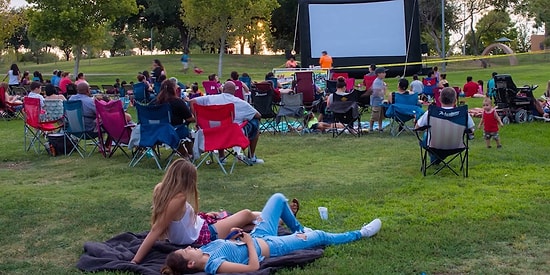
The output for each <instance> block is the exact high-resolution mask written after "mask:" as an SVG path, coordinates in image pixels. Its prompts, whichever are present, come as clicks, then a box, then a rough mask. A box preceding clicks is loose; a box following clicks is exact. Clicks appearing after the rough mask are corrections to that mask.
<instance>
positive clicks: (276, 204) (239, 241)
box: [161, 193, 382, 274]
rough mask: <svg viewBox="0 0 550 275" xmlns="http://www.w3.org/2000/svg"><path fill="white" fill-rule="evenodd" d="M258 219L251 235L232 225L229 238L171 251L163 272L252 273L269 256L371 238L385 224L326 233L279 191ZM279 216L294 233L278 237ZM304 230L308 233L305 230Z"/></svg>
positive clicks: (375, 222)
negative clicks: (305, 221) (297, 213)
mask: <svg viewBox="0 0 550 275" xmlns="http://www.w3.org/2000/svg"><path fill="white" fill-rule="evenodd" d="M258 219H259V222H258V223H257V225H256V226H255V227H254V229H253V230H252V232H250V234H248V233H245V232H243V231H242V230H241V229H239V228H233V230H234V232H236V233H237V234H235V235H234V236H233V237H232V238H231V239H229V240H221V239H218V240H215V241H212V242H211V243H209V244H207V245H205V246H202V247H201V248H192V247H187V248H185V249H179V250H177V251H174V252H172V253H170V254H169V255H168V257H167V258H166V262H165V265H164V267H163V268H162V270H161V273H162V274H185V273H193V272H199V271H205V272H206V273H209V274H215V273H239V272H251V271H255V270H258V269H259V268H260V262H261V261H263V260H264V259H266V258H269V257H277V256H283V255H287V254H289V253H292V252H293V251H295V250H300V249H309V248H314V247H318V246H322V245H333V244H344V243H349V242H353V241H356V240H359V239H361V238H368V237H372V236H373V235H375V234H376V233H377V232H378V231H379V230H380V227H381V226H382V223H381V221H380V220H379V219H375V220H373V221H372V222H370V223H369V224H367V225H364V226H363V227H362V228H361V229H360V230H355V231H349V232H345V233H327V232H324V231H320V230H311V229H308V228H304V227H303V226H302V225H301V224H300V222H298V221H297V220H296V218H295V217H294V215H293V214H292V212H291V210H290V207H289V206H288V204H287V199H286V198H285V196H284V195H282V194H280V193H277V194H274V195H273V196H271V198H269V200H268V201H267V203H266V204H265V206H264V208H263V210H262V214H261V216H260V218H258ZM279 219H282V220H283V222H284V223H285V224H286V225H287V226H288V228H289V229H290V230H292V231H294V232H295V233H294V234H292V235H287V236H277V229H278V225H279ZM304 229H305V230H304ZM304 231H307V232H306V233H303V232H304ZM230 236H231V234H230Z"/></svg>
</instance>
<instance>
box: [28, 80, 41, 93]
mask: <svg viewBox="0 0 550 275" xmlns="http://www.w3.org/2000/svg"><path fill="white" fill-rule="evenodd" d="M40 86H42V84H40V82H38V81H33V82H31V91H32V90H34V89H36V88H40Z"/></svg>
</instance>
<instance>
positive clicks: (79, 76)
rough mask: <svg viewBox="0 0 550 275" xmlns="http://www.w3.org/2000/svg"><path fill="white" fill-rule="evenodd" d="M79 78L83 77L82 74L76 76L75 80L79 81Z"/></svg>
mask: <svg viewBox="0 0 550 275" xmlns="http://www.w3.org/2000/svg"><path fill="white" fill-rule="evenodd" d="M81 77H84V73H78V75H77V76H76V79H80V78H81Z"/></svg>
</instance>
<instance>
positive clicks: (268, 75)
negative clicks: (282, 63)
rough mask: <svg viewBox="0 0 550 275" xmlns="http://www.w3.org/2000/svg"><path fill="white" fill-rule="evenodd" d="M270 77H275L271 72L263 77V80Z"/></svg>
mask: <svg viewBox="0 0 550 275" xmlns="http://www.w3.org/2000/svg"><path fill="white" fill-rule="evenodd" d="M272 77H275V74H273V72H269V73H267V74H266V75H265V79H268V78H272Z"/></svg>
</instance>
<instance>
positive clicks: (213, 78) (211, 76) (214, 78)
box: [208, 74, 216, 81]
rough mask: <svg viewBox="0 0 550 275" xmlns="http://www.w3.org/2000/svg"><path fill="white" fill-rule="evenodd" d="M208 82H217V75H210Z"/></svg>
mask: <svg viewBox="0 0 550 275" xmlns="http://www.w3.org/2000/svg"><path fill="white" fill-rule="evenodd" d="M208 80H209V81H216V74H211V75H208Z"/></svg>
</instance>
